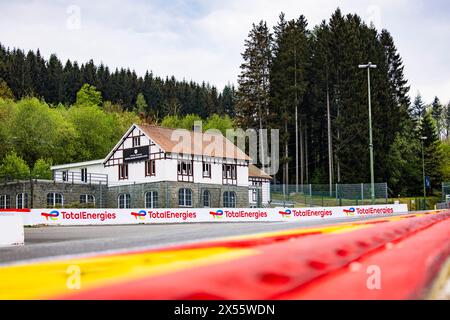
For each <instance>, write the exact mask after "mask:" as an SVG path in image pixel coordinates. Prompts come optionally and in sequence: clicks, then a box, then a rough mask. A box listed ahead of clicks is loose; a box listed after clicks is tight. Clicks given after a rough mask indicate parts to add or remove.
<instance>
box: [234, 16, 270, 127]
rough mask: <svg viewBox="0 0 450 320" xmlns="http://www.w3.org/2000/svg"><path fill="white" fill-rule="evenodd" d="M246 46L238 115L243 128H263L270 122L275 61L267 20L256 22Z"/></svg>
mask: <svg viewBox="0 0 450 320" xmlns="http://www.w3.org/2000/svg"><path fill="white" fill-rule="evenodd" d="M244 46H245V50H244V53H243V54H242V57H243V59H244V62H243V63H242V65H241V74H240V75H239V79H238V83H239V88H238V93H237V102H236V108H235V112H236V118H237V122H238V124H239V125H240V126H241V127H243V128H260V127H262V126H264V124H266V123H267V114H268V112H269V94H270V92H269V89H270V82H269V75H270V65H271V62H272V50H271V46H272V34H271V33H270V31H269V28H268V27H267V23H266V22H264V21H260V23H259V24H257V25H256V24H253V27H252V30H251V31H250V33H249V35H248V39H247V40H245V45H244Z"/></svg>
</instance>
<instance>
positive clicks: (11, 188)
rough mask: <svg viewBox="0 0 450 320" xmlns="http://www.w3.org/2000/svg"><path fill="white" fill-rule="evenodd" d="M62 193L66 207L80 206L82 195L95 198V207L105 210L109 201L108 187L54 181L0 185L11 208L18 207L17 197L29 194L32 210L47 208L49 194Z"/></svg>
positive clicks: (0, 189) (0, 192)
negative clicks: (7, 197) (9, 201)
mask: <svg viewBox="0 0 450 320" xmlns="http://www.w3.org/2000/svg"><path fill="white" fill-rule="evenodd" d="M52 192H56V193H62V194H63V196H64V206H65V207H76V206H78V207H79V206H80V195H82V194H90V195H93V196H94V197H95V207H97V208H103V207H105V205H106V200H107V186H105V185H103V186H101V185H89V184H71V183H60V182H54V181H46V180H38V181H35V180H33V181H17V182H9V183H6V184H1V185H0V195H6V194H7V195H9V196H10V198H11V207H12V208H15V207H16V195H17V194H18V193H26V194H28V205H29V207H31V208H46V207H47V194H48V193H52Z"/></svg>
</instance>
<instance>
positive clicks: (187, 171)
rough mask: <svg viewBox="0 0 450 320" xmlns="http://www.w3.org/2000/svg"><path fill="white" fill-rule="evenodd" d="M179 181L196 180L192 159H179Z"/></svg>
mask: <svg viewBox="0 0 450 320" xmlns="http://www.w3.org/2000/svg"><path fill="white" fill-rule="evenodd" d="M177 171H178V181H182V182H194V170H193V162H192V161H178V167H177Z"/></svg>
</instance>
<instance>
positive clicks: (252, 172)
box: [248, 164, 272, 180]
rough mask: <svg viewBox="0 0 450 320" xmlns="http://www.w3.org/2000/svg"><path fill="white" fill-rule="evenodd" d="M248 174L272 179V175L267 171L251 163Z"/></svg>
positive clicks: (251, 176) (252, 176) (253, 176)
mask: <svg viewBox="0 0 450 320" xmlns="http://www.w3.org/2000/svg"><path fill="white" fill-rule="evenodd" d="M248 176H249V177H250V178H259V179H270V180H272V177H271V176H269V175H268V174H267V173H265V172H264V171H262V170H261V169H259V168H258V167H257V166H255V165H253V164H251V165H249V167H248Z"/></svg>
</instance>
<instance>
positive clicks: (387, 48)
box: [380, 29, 411, 111]
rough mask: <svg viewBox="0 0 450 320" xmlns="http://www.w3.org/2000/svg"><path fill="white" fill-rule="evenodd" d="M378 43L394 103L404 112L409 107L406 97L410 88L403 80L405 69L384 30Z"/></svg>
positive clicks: (391, 40)
mask: <svg viewBox="0 0 450 320" xmlns="http://www.w3.org/2000/svg"><path fill="white" fill-rule="evenodd" d="M380 42H381V45H382V46H383V49H384V54H385V57H386V64H387V66H388V72H389V73H388V75H389V82H390V85H391V90H392V91H393V93H394V96H395V101H396V102H397V104H398V105H399V106H400V107H401V108H402V109H403V108H405V109H404V111H407V110H408V107H409V105H410V104H411V101H410V98H409V95H408V93H409V90H410V87H409V86H408V85H407V84H408V81H407V80H406V79H405V75H404V68H405V67H404V66H403V61H402V58H401V57H400V54H399V53H398V52H397V48H396V46H395V44H394V39H393V38H392V36H391V34H390V33H389V31H387V30H386V29H383V30H382V31H381V35H380Z"/></svg>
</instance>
